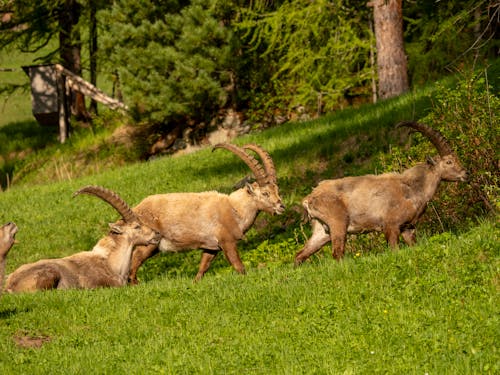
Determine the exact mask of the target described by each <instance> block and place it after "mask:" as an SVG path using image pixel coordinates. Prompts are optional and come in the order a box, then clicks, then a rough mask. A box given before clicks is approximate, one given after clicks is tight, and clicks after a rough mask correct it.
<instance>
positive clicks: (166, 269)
mask: <svg viewBox="0 0 500 375" xmlns="http://www.w3.org/2000/svg"><path fill="white" fill-rule="evenodd" d="M432 90H433V87H432V86H429V87H428V88H426V89H422V90H416V91H415V92H412V93H409V94H407V95H404V96H401V97H399V98H397V99H393V100H389V101H385V102H381V103H378V104H377V105H366V106H362V107H360V108H356V109H348V110H345V111H341V112H338V113H335V114H332V115H328V116H325V117H322V118H320V119H318V120H315V121H311V122H307V123H289V124H285V125H282V126H280V127H276V128H272V129H269V130H266V131H263V132H261V133H256V134H252V135H249V136H245V137H243V138H240V139H238V140H236V142H237V143H239V144H243V143H247V142H256V143H259V144H261V145H262V146H263V147H264V148H266V149H267V150H268V151H269V152H270V154H271V155H272V157H273V159H274V161H275V163H276V167H277V172H278V183H279V185H280V189H281V193H282V196H283V199H284V203H285V204H286V206H287V210H286V212H285V213H284V215H281V216H274V217H271V216H269V215H264V214H262V215H260V216H259V218H258V219H257V221H256V223H255V228H254V229H252V230H251V231H249V232H248V233H247V237H246V238H245V239H244V240H242V241H240V243H239V250H240V254H241V256H242V259H243V261H244V263H245V265H246V266H247V269H248V275H247V276H244V277H242V276H238V275H235V274H234V273H233V271H232V269H231V267H230V266H229V265H228V263H227V261H226V260H225V259H224V258H223V257H222V256H219V257H218V258H217V259H216V261H215V262H214V264H213V265H212V267H211V269H210V271H209V272H208V274H207V276H206V277H205V278H204V279H203V280H202V282H200V283H198V284H193V283H192V281H191V280H192V278H193V277H194V275H195V274H196V270H197V264H198V262H199V258H200V253H199V251H192V252H189V253H183V254H165V255H160V256H156V257H155V258H153V259H151V260H148V261H147V262H146V264H145V265H144V266H143V267H142V268H141V270H140V273H139V278H140V279H141V280H142V284H140V285H139V286H137V287H125V288H120V289H100V290H93V291H51V292H43V293H36V294H33V295H29V294H20V295H4V296H3V297H2V298H1V299H0V373H2V374H10V373H15V374H38V373H88V372H89V371H91V372H92V373H100V374H104V373H151V374H156V373H167V374H193V373H199V374H205V373H208V374H225V373H227V374H233V373H238V374H241V373H252V374H254V373H255V374H268V373H276V374H304V373H306V374H309V373H315V374H360V373H362V374H373V373H390V374H425V373H428V374H469V373H470V374H476V373H487V374H489V373H491V374H494V373H498V372H499V371H500V356H499V353H498V345H497V342H498V338H499V333H500V324H499V316H500V314H499V312H500V311H499V307H498V306H500V304H499V302H500V301H499V298H498V297H499V293H498V292H499V287H500V284H499V266H500V264H499V250H500V249H499V242H500V241H499V238H498V237H499V233H500V231H499V224H498V221H497V219H498V218H492V219H488V220H484V221H480V222H479V224H478V223H477V221H475V220H476V219H475V218H464V227H463V229H461V230H460V231H458V230H457V231H456V232H455V233H450V232H444V233H437V232H436V231H435V230H434V231H429V230H427V229H425V228H424V229H425V230H423V231H422V230H421V229H422V228H419V230H420V232H419V233H420V235H419V243H418V246H416V247H413V248H407V247H403V248H402V249H401V250H400V251H399V252H391V251H389V250H388V249H387V247H386V246H385V243H384V241H383V240H382V239H381V237H380V236H379V235H360V236H350V237H349V239H348V247H347V250H348V252H347V255H346V257H345V260H344V261H343V262H341V263H336V262H334V261H333V260H332V258H331V256H330V254H329V248H328V247H325V249H324V250H323V251H321V252H319V253H318V254H317V255H315V256H314V257H312V259H311V261H310V262H307V263H306V264H304V265H303V266H302V267H300V268H293V266H292V260H293V256H294V254H295V253H296V252H297V251H298V250H299V249H300V248H301V246H302V245H303V243H304V241H305V238H306V237H307V235H308V233H309V230H310V229H309V227H308V225H307V224H303V223H302V222H301V211H300V209H299V202H300V200H301V199H302V198H303V197H304V196H305V195H306V194H307V193H309V192H310V191H311V189H312V188H313V187H314V186H315V185H316V183H317V182H318V181H319V180H321V179H324V178H334V177H340V176H344V175H360V174H364V173H374V172H377V171H378V170H377V168H380V166H379V158H380V156H381V155H383V154H384V153H386V152H387V151H388V150H389V149H390V147H391V146H392V145H394V144H404V142H405V141H406V138H405V137H402V136H401V134H402V132H401V131H400V130H394V129H393V125H394V124H395V123H396V122H398V121H400V120H403V119H412V118H415V119H419V118H422V117H423V116H424V115H425V114H426V113H427V112H428V111H429V110H430V108H431V101H432ZM14 124H17V123H14ZM9 129H10V130H9ZM14 129H15V126H13V124H12V123H9V124H7V125H5V126H4V127H3V128H2V130H3V131H4V132H3V133H0V134H6V133H5V131H7V130H9V131H14ZM106 131H108V130H105V131H103V132H99V131H97V132H95V133H92V132H90V131H88V132H81V133H80V134H77V136H75V137H74V138H73V139H72V140H71V141H70V142H69V144H68V145H65V146H63V147H59V146H57V147H55V146H54V147H53V148H51V149H47V150H45V151H44V153H39V154H37V157H38V158H34V159H33V160H31V161H30V163H33V164H27V165H25V168H31V169H36V173H33V174H29V173H28V174H26V177H25V179H24V180H22V181H18V182H17V183H14V184H13V185H12V186H11V188H10V189H9V190H7V191H5V192H2V193H1V194H0V207H1V210H0V223H4V222H6V221H14V222H16V223H17V225H18V226H19V228H20V231H19V233H18V235H17V239H18V241H19V243H18V244H16V245H15V246H14V248H13V249H12V251H11V253H10V254H9V258H8V264H7V272H10V271H13V270H14V269H15V268H17V267H18V266H19V265H21V264H24V263H26V262H31V261H35V260H38V259H41V258H53V257H62V256H66V255H69V254H72V253H75V252H77V251H82V250H88V249H90V248H92V246H93V245H94V244H95V243H96V242H97V240H98V239H99V238H100V237H101V236H103V234H104V233H105V232H106V230H107V223H108V222H112V221H114V220H115V219H116V218H117V215H116V213H115V212H114V211H113V209H111V208H110V207H109V206H107V205H106V204H104V203H103V202H102V201H100V200H98V199H96V198H94V197H88V196H79V197H76V198H72V197H71V196H72V193H73V192H74V191H76V190H77V189H78V188H79V187H81V186H83V185H87V184H97V185H103V186H105V187H108V188H111V189H113V190H115V191H116V192H118V193H119V194H120V195H121V196H122V197H123V198H124V199H125V200H126V201H127V202H129V203H130V204H131V205H133V204H136V203H138V202H139V201H140V200H141V199H142V198H143V197H145V196H147V195H150V194H155V193H165V192H175V191H203V190H219V191H221V192H226V193H228V192H230V191H231V190H232V186H233V184H234V183H235V182H236V181H238V180H240V179H241V178H242V177H243V176H244V175H246V174H249V170H248V168H247V167H246V166H245V165H244V163H243V162H242V161H241V160H239V159H238V158H237V157H236V156H234V155H233V154H231V153H229V152H227V151H224V150H216V151H214V152H212V151H211V150H210V149H203V150H200V151H198V152H195V153H193V154H189V155H184V156H175V157H162V158H158V159H155V160H151V161H149V162H144V163H133V164H130V165H126V166H121V165H119V164H118V163H116V162H115V161H114V160H111V161H109V160H110V159H109V158H108V159H101V156H102V155H96V156H95V159H96V160H90V161H88V165H92V166H94V167H92V168H94V169H92V168H91V167H87V169H86V170H85V171H82V172H81V173H79V171H76V170H72V169H71V168H74V169H77V168H79V167H80V164H75V163H73V160H74V159H73V158H74V156H75V155H74V154H75V151H76V150H80V149H83V148H85V147H91V146H92V145H95V143H99V144H102V143H101V141H102V138H103V137H104V134H105V133H106ZM22 137H23V136H22V135H18V136H16V137H7V138H6V139H7V141H6V145H5V146H4V147H6V148H8V147H13V146H12V144H11V140H12V139H13V138H14V139H22ZM39 138H40V137H38V136H35V137H34V139H39ZM15 147H17V149H19V150H20V149H22V142H20V143H19V145H18V146H15ZM33 147H34V148H36V147H37V146H33ZM109 147H110V149H109V150H107V152H108V154H112V153H113V148H112V146H109ZM12 149H13V148H11V150H12ZM105 153H106V150H105V152H104V154H105ZM108 156H109V155H108ZM85 157H88V154H86V155H85ZM49 159H52V160H53V161H52V163H53V164H52V167H50V168H52V171H50V172H49V171H48V169H49V167H47V166H46V165H44V163H45V161H46V160H49ZM37 162H38V164H37ZM106 163H108V164H107V165H106ZM54 170H56V171H57V173H55V174H54ZM18 172H19V171H17V173H18ZM13 173H14V176H16V170H14V172H13ZM462 186H463V188H464V189H465V188H467V185H465V184H463V185H462ZM436 199H439V194H438V196H437V197H436ZM426 215H427V218H429V217H430V218H431V219H432V218H433V216H432V215H434V213H433V211H432V210H428V212H427V213H426ZM19 340H24V342H25V344H24V345H19V344H18V343H17V342H18V341H19ZM37 340H38V341H37ZM30 342H31V343H36V342H41V347H39V348H35V347H30V346H29V343H30Z"/></svg>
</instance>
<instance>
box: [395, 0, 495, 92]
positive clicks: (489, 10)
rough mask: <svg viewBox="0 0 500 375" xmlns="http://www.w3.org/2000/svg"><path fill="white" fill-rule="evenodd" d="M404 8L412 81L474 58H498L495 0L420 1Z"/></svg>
mask: <svg viewBox="0 0 500 375" xmlns="http://www.w3.org/2000/svg"><path fill="white" fill-rule="evenodd" d="M403 11H404V16H405V42H406V43H405V44H406V50H407V53H408V59H409V74H410V77H411V80H412V82H413V83H414V84H416V83H424V82H426V81H428V80H430V79H436V78H437V77H440V76H442V75H443V74H448V73H449V72H453V71H454V70H455V69H456V68H460V66H461V65H463V64H464V63H466V64H470V63H471V61H473V60H474V59H477V58H491V57H498V48H499V47H500V42H499V35H498V34H499V32H500V30H499V28H498V24H499V17H500V4H499V3H498V1H495V0H465V1H440V2H436V1H434V0H422V1H418V2H407V3H405V4H404V10H403Z"/></svg>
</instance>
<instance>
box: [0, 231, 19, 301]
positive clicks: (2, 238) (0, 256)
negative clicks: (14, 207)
mask: <svg viewBox="0 0 500 375" xmlns="http://www.w3.org/2000/svg"><path fill="white" fill-rule="evenodd" d="M16 233H17V226H16V224H14V223H7V224H4V225H2V227H0V295H1V294H2V292H3V278H4V275H5V263H6V261H7V254H8V253H9V250H10V248H11V247H12V245H13V244H14V242H15V237H16Z"/></svg>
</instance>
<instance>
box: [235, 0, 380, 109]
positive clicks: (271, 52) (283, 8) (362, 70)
mask: <svg viewBox="0 0 500 375" xmlns="http://www.w3.org/2000/svg"><path fill="white" fill-rule="evenodd" d="M350 5H351V4H349V2H348V1H344V0H335V1H328V0H318V1H308V0H295V1H284V2H283V3H282V4H280V5H279V6H277V4H276V3H271V4H266V2H257V4H256V5H255V6H254V7H249V8H246V9H245V11H244V13H243V19H242V21H241V22H239V23H238V24H237V27H238V28H239V29H240V31H241V32H242V37H243V40H244V42H245V44H247V45H248V46H249V49H250V51H261V55H260V58H261V59H262V60H263V61H264V62H265V63H267V64H268V66H270V69H271V71H270V73H271V79H272V82H273V83H274V90H275V92H276V94H277V95H278V98H275V100H280V101H282V102H284V103H286V104H288V106H289V107H297V106H305V107H306V108H307V110H308V111H312V112H316V113H323V112H324V111H331V110H334V109H336V108H339V107H342V106H343V105H344V104H345V98H346V97H348V96H354V95H363V94H364V95H367V94H368V93H369V88H368V87H369V83H370V79H371V75H372V68H371V66H370V60H369V58H370V45H371V44H372V43H373V38H372V33H371V31H370V28H369V23H368V18H367V16H368V9H367V8H366V7H365V8H358V9H356V8H355V7H353V6H350ZM261 68H262V64H259V66H258V69H261Z"/></svg>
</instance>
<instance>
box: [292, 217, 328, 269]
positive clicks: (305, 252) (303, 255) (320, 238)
mask: <svg viewBox="0 0 500 375" xmlns="http://www.w3.org/2000/svg"><path fill="white" fill-rule="evenodd" d="M312 230H313V233H312V235H311V237H310V238H309V239H308V240H307V242H306V243H305V245H304V247H303V248H302V250H300V251H299V252H298V253H297V254H296V255H295V265H296V266H298V265H299V264H301V263H303V262H304V261H305V260H306V259H307V258H309V257H310V256H311V255H313V254H314V253H315V252H317V251H318V250H319V249H321V248H322V247H323V246H324V245H325V244H326V243H327V242H328V240H329V239H330V236H329V235H328V233H327V232H326V230H325V228H324V227H323V224H321V223H320V222H319V221H318V220H312Z"/></svg>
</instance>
